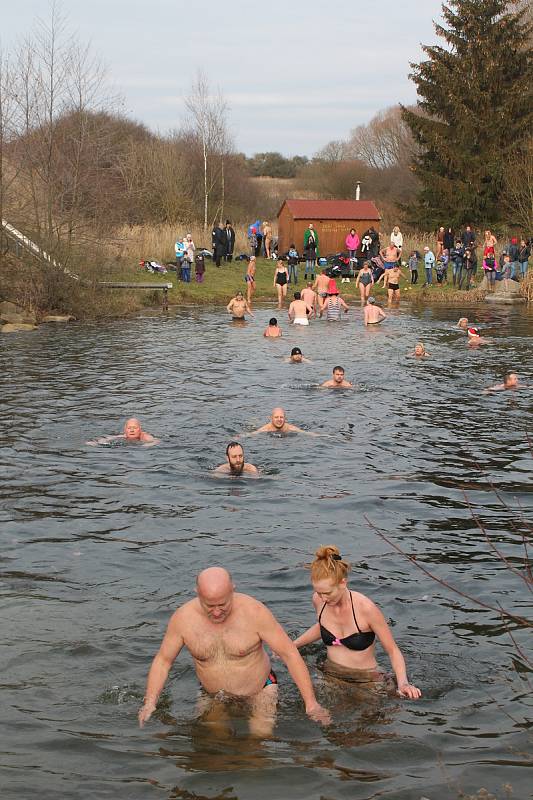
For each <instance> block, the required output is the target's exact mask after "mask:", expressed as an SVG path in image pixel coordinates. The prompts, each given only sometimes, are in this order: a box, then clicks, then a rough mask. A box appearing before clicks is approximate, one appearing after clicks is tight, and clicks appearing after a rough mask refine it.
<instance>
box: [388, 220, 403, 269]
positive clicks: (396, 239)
mask: <svg viewBox="0 0 533 800" xmlns="http://www.w3.org/2000/svg"><path fill="white" fill-rule="evenodd" d="M390 242H391V244H393V245H394V246H395V247H397V248H398V261H399V262H401V260H402V247H403V233H402V232H401V230H400V229H399V227H398V225H395V226H394V228H393V229H392V233H391V235H390Z"/></svg>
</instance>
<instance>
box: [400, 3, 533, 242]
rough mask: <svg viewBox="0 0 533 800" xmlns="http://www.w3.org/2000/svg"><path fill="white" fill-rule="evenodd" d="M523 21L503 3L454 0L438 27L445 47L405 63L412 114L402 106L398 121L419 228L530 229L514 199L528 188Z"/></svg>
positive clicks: (527, 30) (530, 70)
mask: <svg viewBox="0 0 533 800" xmlns="http://www.w3.org/2000/svg"><path fill="white" fill-rule="evenodd" d="M528 13H529V14H530V13H531V12H530V10H529V12H528V9H527V7H525V6H523V7H521V8H520V7H519V8H518V9H517V4H516V3H515V2H508V1H507V2H506V0H451V2H450V3H449V5H444V6H443V15H444V20H445V23H446V25H445V26H444V25H435V30H436V32H437V34H438V36H439V37H440V38H441V39H443V40H444V42H445V44H444V45H442V46H441V45H434V46H426V47H424V52H425V53H426V55H427V59H426V60H424V61H422V62H421V63H420V64H412V65H411V66H412V70H413V71H412V74H411V78H412V79H413V81H414V82H415V84H416V87H417V90H418V96H419V101H418V109H417V111H418V113H417V112H415V111H413V110H411V109H407V108H405V109H403V119H404V121H405V122H406V124H407V125H408V127H409V128H410V130H411V132H412V134H413V137H414V141H415V144H416V146H417V154H416V155H415V157H414V161H413V166H414V172H415V175H416V176H417V178H418V180H419V182H420V191H419V192H418V195H417V197H416V200H415V202H412V203H411V204H409V205H408V217H409V219H410V220H411V221H413V222H416V223H417V224H418V225H423V226H426V227H428V228H434V227H435V226H436V225H437V224H440V223H441V222H442V220H447V221H448V223H449V224H452V225H460V224H463V223H464V222H465V220H476V221H480V222H481V221H483V224H487V225H497V224H498V223H501V222H504V223H507V224H522V225H524V224H527V213H526V215H525V218H524V215H523V214H522V215H520V214H519V212H518V210H517V203H516V198H513V194H515V193H516V191H517V189H518V191H519V192H520V184H522V185H523V186H524V187H525V186H526V185H527V183H528V180H529V184H530V185H531V174H530V170H531V166H530V162H531V143H532V125H533V108H532V91H533V81H532V78H533V59H532V55H533V50H532V48H531V32H532V27H531V23H530V22H529V21H528V18H527V14H528ZM528 171H529V175H528ZM529 198H531V193H530V192H529ZM526 204H527V203H526ZM531 216H532V212H531V208H530V209H529V221H530V222H531ZM517 217H520V219H518V218H517Z"/></svg>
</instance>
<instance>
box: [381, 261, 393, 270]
mask: <svg viewBox="0 0 533 800" xmlns="http://www.w3.org/2000/svg"><path fill="white" fill-rule="evenodd" d="M383 266H384V268H385V269H392V268H393V267H395V266H396V261H385V263H384V264H383Z"/></svg>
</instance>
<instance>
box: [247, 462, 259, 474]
mask: <svg viewBox="0 0 533 800" xmlns="http://www.w3.org/2000/svg"><path fill="white" fill-rule="evenodd" d="M243 472H246V473H247V474H248V475H259V470H258V469H257V467H256V466H255V464H249V463H248V462H246V463H245V465H244V470H243Z"/></svg>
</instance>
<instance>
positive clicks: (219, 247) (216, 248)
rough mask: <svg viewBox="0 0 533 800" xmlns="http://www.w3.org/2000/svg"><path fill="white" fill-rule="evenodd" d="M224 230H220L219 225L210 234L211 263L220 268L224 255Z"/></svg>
mask: <svg viewBox="0 0 533 800" xmlns="http://www.w3.org/2000/svg"><path fill="white" fill-rule="evenodd" d="M226 238H227V237H226V229H225V228H221V227H220V224H218V225H216V226H215V227H214V228H213V233H212V234H211V244H212V246H213V261H214V262H215V264H216V265H217V267H220V261H221V259H222V256H223V255H225V253H226Z"/></svg>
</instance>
